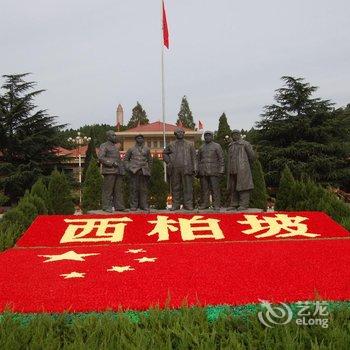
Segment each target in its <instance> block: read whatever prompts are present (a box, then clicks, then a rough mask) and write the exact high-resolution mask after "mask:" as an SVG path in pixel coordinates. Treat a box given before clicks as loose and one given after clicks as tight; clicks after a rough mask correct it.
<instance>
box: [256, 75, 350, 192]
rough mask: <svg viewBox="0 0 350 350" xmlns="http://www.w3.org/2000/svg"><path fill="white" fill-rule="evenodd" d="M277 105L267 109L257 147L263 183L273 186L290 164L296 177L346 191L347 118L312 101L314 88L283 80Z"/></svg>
mask: <svg viewBox="0 0 350 350" xmlns="http://www.w3.org/2000/svg"><path fill="white" fill-rule="evenodd" d="M282 79H283V81H284V83H285V86H284V87H282V88H280V89H277V90H276V95H275V100H276V103H275V104H272V105H269V106H265V108H264V113H263V115H262V118H263V119H262V120H261V121H260V122H259V123H257V127H258V130H256V131H257V133H256V135H255V136H256V142H257V146H258V151H259V154H260V155H261V161H262V165H263V168H264V170H265V172H266V176H267V183H268V184H269V185H272V186H276V185H277V183H278V179H279V174H280V172H281V170H282V169H283V166H284V165H285V164H288V165H289V166H290V168H291V170H292V172H293V174H294V175H295V176H296V178H300V177H301V175H302V174H306V175H307V176H309V177H310V178H311V179H313V180H315V181H316V182H319V183H323V184H330V185H333V186H340V187H342V188H345V187H346V184H347V183H349V178H350V159H349V156H348V155H349V147H350V132H349V131H350V113H349V111H347V110H346V109H341V110H340V109H339V110H334V108H333V107H332V106H333V104H332V103H331V102H330V101H329V100H323V99H321V98H313V94H314V93H315V92H316V90H317V88H316V87H314V86H311V85H310V84H309V83H306V82H304V79H302V78H293V77H282Z"/></svg>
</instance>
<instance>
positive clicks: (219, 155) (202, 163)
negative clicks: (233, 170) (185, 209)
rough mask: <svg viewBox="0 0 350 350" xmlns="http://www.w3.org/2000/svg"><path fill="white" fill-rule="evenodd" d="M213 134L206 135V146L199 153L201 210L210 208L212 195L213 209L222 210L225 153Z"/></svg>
mask: <svg viewBox="0 0 350 350" xmlns="http://www.w3.org/2000/svg"><path fill="white" fill-rule="evenodd" d="M213 136H214V135H213V133H212V132H211V131H206V132H205V133H204V141H205V143H204V145H203V146H202V147H201V148H200V149H199V151H198V176H199V178H200V183H201V204H200V207H199V209H202V210H203V209H207V208H209V206H210V203H209V197H210V194H211V195H212V200H213V208H214V209H215V210H220V206H221V195H220V184H219V181H220V176H222V175H223V174H224V171H225V161H224V153H223V151H222V148H221V146H220V145H219V144H218V143H216V142H214V141H213Z"/></svg>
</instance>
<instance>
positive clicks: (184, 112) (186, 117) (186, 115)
mask: <svg viewBox="0 0 350 350" xmlns="http://www.w3.org/2000/svg"><path fill="white" fill-rule="evenodd" d="M176 124H178V125H179V124H182V126H183V127H184V128H188V129H192V130H194V129H195V127H196V124H195V122H194V120H193V116H192V112H191V109H190V106H189V104H188V101H187V97H186V96H184V97H183V98H182V101H181V107H180V111H179V113H178V119H177V121H176Z"/></svg>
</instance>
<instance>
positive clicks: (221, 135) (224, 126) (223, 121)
mask: <svg viewBox="0 0 350 350" xmlns="http://www.w3.org/2000/svg"><path fill="white" fill-rule="evenodd" d="M225 136H229V137H230V136H231V128H230V125H229V124H228V121H227V117H226V114H225V113H222V114H221V116H220V118H219V127H218V131H217V132H216V133H215V142H217V143H219V144H220V145H221V147H222V149H223V150H227V149H228V145H229V143H228V142H227V139H226V138H225Z"/></svg>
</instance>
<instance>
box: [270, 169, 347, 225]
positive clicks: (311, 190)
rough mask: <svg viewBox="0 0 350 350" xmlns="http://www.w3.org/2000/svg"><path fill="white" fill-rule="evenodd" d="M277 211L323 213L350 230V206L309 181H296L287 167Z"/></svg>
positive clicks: (276, 207)
mask: <svg viewBox="0 0 350 350" xmlns="http://www.w3.org/2000/svg"><path fill="white" fill-rule="evenodd" d="M275 209H276V210H317V211H323V212H325V213H327V214H328V215H329V216H331V217H332V218H333V219H334V220H335V221H337V222H338V223H340V224H341V225H343V226H344V227H345V228H346V229H348V230H350V206H349V205H348V204H347V203H345V202H344V201H342V200H341V199H339V198H338V197H337V196H336V195H335V194H334V193H332V192H331V191H330V190H328V189H325V188H323V187H322V186H321V185H318V184H316V183H315V182H313V181H311V180H309V179H306V180H302V181H296V180H295V179H294V177H293V175H292V173H291V171H290V169H289V168H288V167H287V166H286V167H285V169H284V170H283V172H282V176H281V180H280V185H279V189H278V192H277V197H276V206H275Z"/></svg>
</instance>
